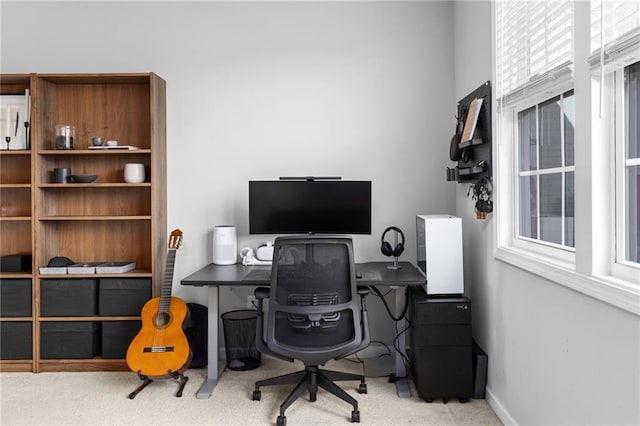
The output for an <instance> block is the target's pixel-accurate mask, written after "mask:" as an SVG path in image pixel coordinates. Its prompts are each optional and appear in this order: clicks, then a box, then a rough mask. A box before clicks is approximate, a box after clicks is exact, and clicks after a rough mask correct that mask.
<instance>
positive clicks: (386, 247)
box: [380, 241, 393, 256]
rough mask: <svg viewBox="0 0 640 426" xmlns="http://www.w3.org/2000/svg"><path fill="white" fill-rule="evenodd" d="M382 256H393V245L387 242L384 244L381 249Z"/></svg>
mask: <svg viewBox="0 0 640 426" xmlns="http://www.w3.org/2000/svg"><path fill="white" fill-rule="evenodd" d="M380 250H381V251H382V254H384V255H385V256H393V249H392V248H391V244H389V243H388V242H386V241H383V242H382V246H381V247H380Z"/></svg>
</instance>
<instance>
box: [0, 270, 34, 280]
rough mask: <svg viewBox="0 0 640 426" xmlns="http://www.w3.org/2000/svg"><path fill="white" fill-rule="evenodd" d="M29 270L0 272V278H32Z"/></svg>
mask: <svg viewBox="0 0 640 426" xmlns="http://www.w3.org/2000/svg"><path fill="white" fill-rule="evenodd" d="M32 277H33V274H31V272H0V278H2V279H5V278H32Z"/></svg>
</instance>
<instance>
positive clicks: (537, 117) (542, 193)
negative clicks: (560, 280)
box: [517, 91, 575, 247]
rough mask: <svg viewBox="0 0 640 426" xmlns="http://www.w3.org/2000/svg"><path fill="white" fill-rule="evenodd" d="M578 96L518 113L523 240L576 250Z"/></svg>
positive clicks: (568, 94) (564, 96)
mask: <svg viewBox="0 0 640 426" xmlns="http://www.w3.org/2000/svg"><path fill="white" fill-rule="evenodd" d="M574 107H575V105H574V96H573V91H570V92H566V93H564V94H562V95H560V96H556V97H554V98H552V99H549V100H547V101H545V102H542V103H540V104H538V105H535V106H533V107H531V108H528V109H526V110H524V111H520V112H518V187H517V189H518V194H519V196H518V212H519V223H518V236H519V237H524V238H528V239H532V240H540V241H543V242H547V243H552V244H555V245H559V246H566V247H574V246H575V238H574V231H575V226H574V212H573V206H574V170H575V167H574V164H573V163H574V161H573V133H574V132H573V130H574V123H575V108H574Z"/></svg>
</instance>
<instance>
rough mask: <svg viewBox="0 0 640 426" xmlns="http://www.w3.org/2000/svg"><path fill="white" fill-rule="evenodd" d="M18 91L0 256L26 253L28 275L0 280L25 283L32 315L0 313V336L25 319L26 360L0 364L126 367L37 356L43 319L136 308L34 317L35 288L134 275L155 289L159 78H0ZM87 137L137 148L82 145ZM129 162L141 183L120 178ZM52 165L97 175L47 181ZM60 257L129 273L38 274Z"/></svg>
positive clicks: (3, 89) (5, 158)
mask: <svg viewBox="0 0 640 426" xmlns="http://www.w3.org/2000/svg"><path fill="white" fill-rule="evenodd" d="M25 89H29V90H30V93H31V125H30V131H31V149H30V150H22V151H11V150H10V151H6V150H2V151H0V199H1V202H2V205H1V210H0V235H1V238H2V241H1V243H0V255H2V256H5V255H12V254H19V253H28V254H31V255H32V259H33V260H32V265H31V270H30V271H28V272H26V271H25V272H20V273H15V272H14V273H0V286H3V287H4V286H9V285H11V284H12V283H13V282H14V281H15V280H24V279H27V280H31V283H32V287H31V314H30V315H28V316H22V317H7V316H2V317H0V321H1V323H0V327H2V328H1V329H0V332H1V333H3V338H4V336H5V331H3V330H4V329H5V326H6V327H10V324H23V325H25V324H27V323H29V324H30V325H31V330H32V357H31V359H0V370H1V371H33V372H39V371H100V370H122V369H126V363H125V362H124V359H102V358H101V357H100V355H98V356H94V357H88V358H85V359H65V358H61V359H41V356H40V355H41V351H42V348H41V343H42V334H41V333H42V327H41V325H42V324H44V323H55V322H60V323H77V322H81V321H91V322H97V323H98V324H102V323H104V322H113V321H140V317H139V313H137V314H136V315H121V316H113V315H109V316H105V315H102V316H101V315H90V316H86V315H77V316H76V315H70V316H62V317H58V316H55V317H53V316H52V317H46V316H42V315H41V314H40V304H41V302H42V300H41V294H42V293H41V286H42V283H43V281H45V280H56V279H57V280H82V279H87V278H91V279H96V280H101V279H104V278H134V279H135V278H137V279H150V280H151V297H154V296H155V295H156V294H157V293H158V291H159V287H160V284H161V282H162V274H163V271H164V265H165V261H166V240H167V234H166V203H167V202H166V189H165V188H166V112H165V103H166V97H165V96H166V95H165V91H166V87H165V82H164V80H163V79H161V78H160V77H158V76H157V75H155V74H152V73H141V74H24V75H0V93H1V94H2V95H19V94H24V91H25ZM56 124H70V125H73V126H75V128H76V135H75V136H76V137H75V140H74V149H73V150H57V149H55V140H54V138H55V134H54V130H55V125H56ZM93 136H103V137H104V138H105V140H116V141H118V143H119V145H131V146H135V147H137V148H139V149H136V150H109V151H107V150H90V149H89V145H90V143H91V142H90V141H91V137H93ZM131 162H133V163H142V164H144V166H145V174H146V181H145V182H144V183H139V184H137V183H136V184H133V183H126V182H125V181H124V166H125V164H127V163H131ZM57 167H69V168H71V169H72V173H73V174H95V175H97V176H98V179H97V180H96V181H95V182H93V183H87V184H81V183H65V184H60V183H53V182H52V170H53V169H54V168H57ZM59 256H64V257H68V258H69V259H72V260H74V261H76V262H114V261H134V262H136V269H135V270H132V271H128V272H126V273H122V274H82V275H78V274H57V275H51V274H41V273H39V268H40V267H41V266H45V265H47V263H48V262H49V260H50V259H51V258H53V257H59ZM16 282H17V281H16ZM78 282H81V281H78ZM122 297H123V298H126V297H127V293H126V291H123V294H122ZM7 329H8V328H7ZM3 343H4V340H3Z"/></svg>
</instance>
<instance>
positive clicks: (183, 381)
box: [129, 370, 189, 399]
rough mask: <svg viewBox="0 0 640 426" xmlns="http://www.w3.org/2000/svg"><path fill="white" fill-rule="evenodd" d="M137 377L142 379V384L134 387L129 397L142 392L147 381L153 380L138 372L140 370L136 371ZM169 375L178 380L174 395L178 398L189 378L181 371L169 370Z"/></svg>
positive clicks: (131, 397)
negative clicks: (176, 390)
mask: <svg viewBox="0 0 640 426" xmlns="http://www.w3.org/2000/svg"><path fill="white" fill-rule="evenodd" d="M137 374H138V377H139V378H140V380H142V384H141V385H140V386H138V387H137V388H136V390H134V391H133V392H131V393H130V394H129V399H133V398H135V397H136V395H138V394H139V393H140V392H142V390H143V389H144V388H146V387H147V386H148V385H149V383H151V382H153V380H151V379H150V378H149V376H145V375H144V374H140V372H139V371H138V373H137ZM169 377H171V378H172V379H174V380H178V384H179V387H178V392H176V397H177V398H180V397H181V396H182V391H183V390H184V387H185V385H186V384H187V381H189V378H188V377H187V376H185V375H184V374H182V373H179V372H178V373H174V372H172V371H171V370H169Z"/></svg>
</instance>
